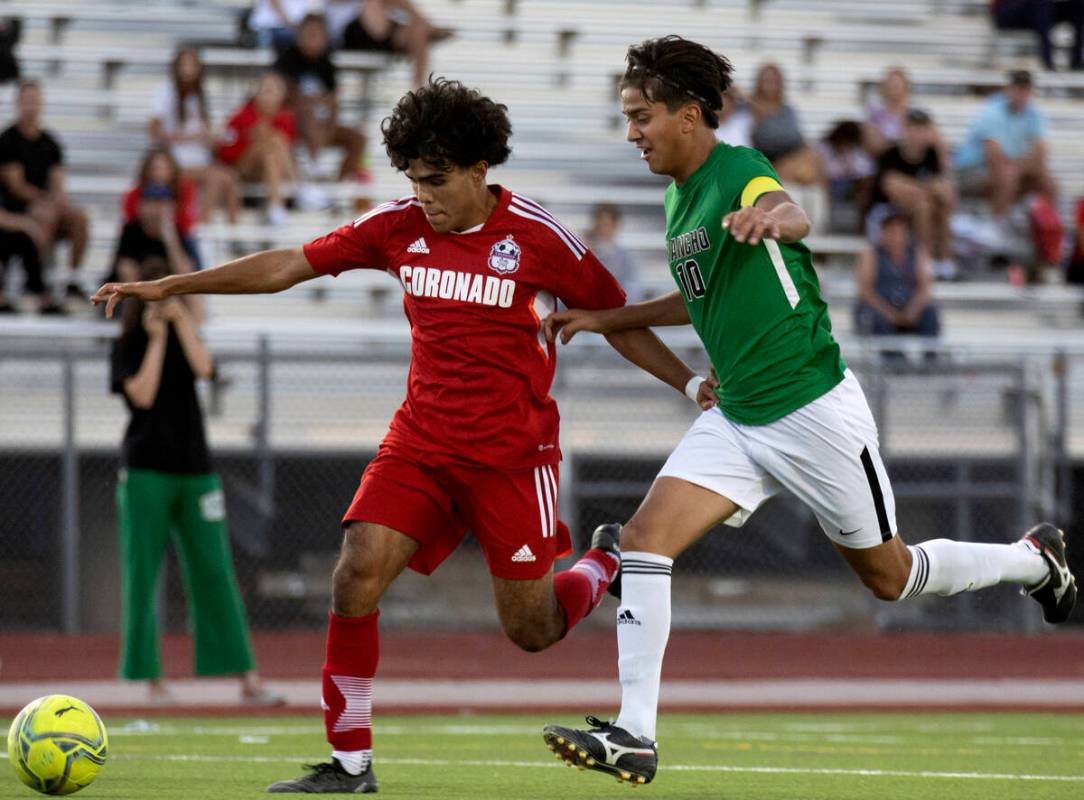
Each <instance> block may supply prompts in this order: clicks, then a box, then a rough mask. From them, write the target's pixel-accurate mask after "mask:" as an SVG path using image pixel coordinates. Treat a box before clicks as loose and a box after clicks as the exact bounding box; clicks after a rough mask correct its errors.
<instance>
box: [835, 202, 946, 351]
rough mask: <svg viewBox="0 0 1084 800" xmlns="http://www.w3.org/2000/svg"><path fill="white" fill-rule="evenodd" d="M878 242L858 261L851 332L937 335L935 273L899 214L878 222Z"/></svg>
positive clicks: (938, 321) (908, 224)
mask: <svg viewBox="0 0 1084 800" xmlns="http://www.w3.org/2000/svg"><path fill="white" fill-rule="evenodd" d="M880 227H881V230H880V236H879V241H878V242H877V244H876V245H871V246H870V247H868V248H867V249H866V250H865V251H864V252H863V253H861V254H860V255H859V256H858V265H857V269H856V271H855V283H856V288H857V294H858V302H857V304H856V307H855V329H856V330H857V331H858V332H859V333H861V334H864V335H875V336H879V335H886V334H899V333H913V334H918V335H919V336H937V335H938V334H939V333H940V331H941V322H940V318H939V316H938V312H937V306H936V305H935V304H934V302H933V281H934V276H933V270H932V269H931V268H930V261H929V258H928V257H927V256H926V252H925V251H924V250H923V249H922V247H921V246H920V245H919V244H918V242H917V241H916V240H915V237H914V236H913V235H912V229H911V223H910V220H909V219H908V217H907V215H906V214H904V213H903V212H902V211H893V212H891V213H889V214H887V215H885V216H884V217H883V218H882V220H881V226H880Z"/></svg>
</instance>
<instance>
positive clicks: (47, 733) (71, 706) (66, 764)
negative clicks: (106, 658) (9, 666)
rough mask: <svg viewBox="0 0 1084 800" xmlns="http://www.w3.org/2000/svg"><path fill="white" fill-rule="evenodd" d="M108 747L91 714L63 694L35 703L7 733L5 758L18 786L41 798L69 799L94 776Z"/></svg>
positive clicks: (80, 702) (97, 720)
mask: <svg viewBox="0 0 1084 800" xmlns="http://www.w3.org/2000/svg"><path fill="white" fill-rule="evenodd" d="M108 747H109V739H108V737H107V736H106V733H105V726H104V725H103V724H102V721H101V720H100V719H99V718H98V715H97V714H96V713H94V709H93V708H91V707H90V706H88V705H87V704H86V703H84V702H83V701H82V700H76V699H75V698H74V697H69V696H68V695H65V694H51V695H48V696H46V697H39V698H38V699H37V700H34V701H33V702H32V703H30V704H29V705H27V706H26V708H24V709H23V710H22V711H20V712H19V716H17V717H15V721H14V722H13V723H11V730H9V731H8V758H9V759H10V760H11V766H12V767H14V769H15V774H16V775H18V776H19V780H21V781H22V782H23V783H25V784H26V785H27V786H29V787H30V788H31V789H36V790H37V791H39V792H41V793H42V794H71V793H72V792H78V791H79V790H80V789H82V788H83V787H84V786H88V785H89V784H90V783H91V782H92V781H93V780H94V779H95V778H96V777H97V776H98V772H99V770H101V768H102V765H103V764H105V757H106V753H107V750H108Z"/></svg>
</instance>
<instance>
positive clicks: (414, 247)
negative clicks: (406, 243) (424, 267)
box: [406, 236, 429, 255]
mask: <svg viewBox="0 0 1084 800" xmlns="http://www.w3.org/2000/svg"><path fill="white" fill-rule="evenodd" d="M406 251H407V252H408V253H422V254H423V255H429V245H427V244H426V243H425V237H424V236H419V237H418V238H417V239H415V240H414V241H413V242H412V243H411V245H410V247H408V248H407V249H406Z"/></svg>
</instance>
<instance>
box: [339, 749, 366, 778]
mask: <svg viewBox="0 0 1084 800" xmlns="http://www.w3.org/2000/svg"><path fill="white" fill-rule="evenodd" d="M331 755H332V757H334V758H335V760H336V761H338V762H339V763H340V764H341V765H342V768H343V769H345V770H346V771H347V772H349V773H350V774H351V775H360V774H361V773H363V772H365V770H366V769H367V768H368V767H369V762H370V761H372V760H373V751H372V750H332V751H331Z"/></svg>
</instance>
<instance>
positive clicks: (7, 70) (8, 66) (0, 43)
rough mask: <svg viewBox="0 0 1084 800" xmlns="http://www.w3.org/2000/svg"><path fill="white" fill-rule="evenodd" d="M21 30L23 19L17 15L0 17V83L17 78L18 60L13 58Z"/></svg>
mask: <svg viewBox="0 0 1084 800" xmlns="http://www.w3.org/2000/svg"><path fill="white" fill-rule="evenodd" d="M22 32H23V21H22V20H21V19H19V18H18V17H3V18H0V83H7V82H8V81H16V80H18V79H19V60H18V59H17V58H15V45H17V44H18V43H19V38H20V36H22Z"/></svg>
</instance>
